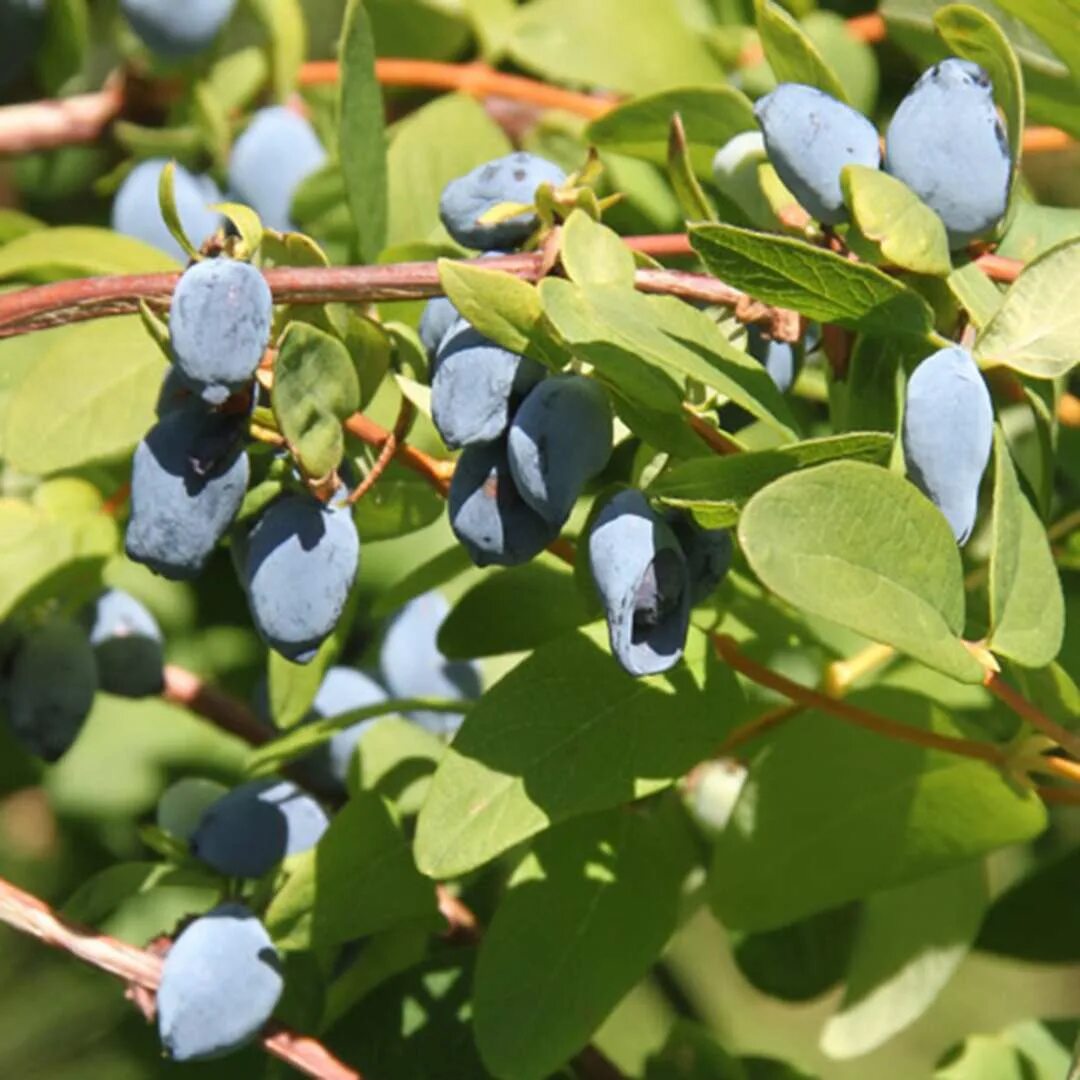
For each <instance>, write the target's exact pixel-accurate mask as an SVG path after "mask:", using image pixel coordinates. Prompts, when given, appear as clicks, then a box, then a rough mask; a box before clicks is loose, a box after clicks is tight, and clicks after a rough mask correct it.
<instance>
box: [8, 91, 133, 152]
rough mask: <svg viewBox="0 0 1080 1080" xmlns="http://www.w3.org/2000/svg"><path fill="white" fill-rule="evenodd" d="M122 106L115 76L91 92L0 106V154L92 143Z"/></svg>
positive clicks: (122, 99)
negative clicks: (99, 88) (103, 85)
mask: <svg viewBox="0 0 1080 1080" xmlns="http://www.w3.org/2000/svg"><path fill="white" fill-rule="evenodd" d="M123 107H124V91H123V87H122V86H121V84H120V81H119V80H117V79H110V80H109V82H108V83H107V84H106V86H105V88H104V89H102V90H98V91H96V92H95V93H90V94H76V95H75V96H74V97H68V98H58V99H55V100H44V101H31V102H27V103H26V104H23V105H5V106H3V107H0V154H28V153H31V152H33V151H37V150H52V149H55V148H57V147H60V146H74V145H77V144H80V143H92V142H95V141H96V140H97V139H98V138H99V137H100V136H101V133H102V132H103V131H104V130H105V128H107V127H108V126H109V124H111V123H112V122H113V120H115V119H116V117H117V116H118V115H119V114H120V111H121V109H123Z"/></svg>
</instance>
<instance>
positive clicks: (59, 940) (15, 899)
mask: <svg viewBox="0 0 1080 1080" xmlns="http://www.w3.org/2000/svg"><path fill="white" fill-rule="evenodd" d="M0 922H2V923H5V924H6V925H8V926H10V927H11V928H12V929H13V930H17V931H18V932H19V933H21V934H27V935H29V936H30V937H35V938H37V939H38V941H40V942H42V943H43V944H45V945H49V946H50V947H52V948H54V949H60V950H61V951H63V952H66V953H68V954H69V955H71V956H74V957H76V958H77V959H79V960H81V961H82V962H83V963H84V964H89V965H90V966H91V967H95V968H97V969H98V970H99V971H104V972H107V973H108V974H110V975H114V976H115V977H116V978H118V979H123V980H124V981H125V982H127V983H129V984H134V985H135V986H138V987H141V988H143V989H144V990H149V991H151V992H154V991H156V990H157V988H158V984H159V983H160V982H161V967H162V959H161V957H160V956H159V955H157V954H156V953H154V952H150V951H149V950H147V949H139V948H136V947H135V946H134V945H128V944H127V943H126V942H124V941H119V940H117V939H116V938H112V937H109V936H108V935H107V934H99V933H98V932H97V931H96V930H94V929H92V928H90V927H87V926H81V925H80V924H79V923H76V922H72V921H71V920H70V919H65V918H64V917H63V916H62V915H60V914H58V913H57V912H56V911H54V910H53V909H52V908H51V907H49V905H48V904H46V903H45V902H44V901H43V900H39V899H38V898H37V897H36V896H32V895H31V894H30V893H28V892H24V891H23V890H22V889H20V888H18V887H16V886H15V885H12V884H11V882H9V881H5V880H4V879H3V878H0ZM262 1045H263V1048H264V1049H265V1050H266V1052H267V1053H269V1054H273V1056H274V1057H276V1058H280V1059H281V1060H282V1061H284V1062H287V1063H288V1064H289V1065H291V1066H292V1067H293V1068H294V1069H296V1070H298V1071H299V1072H302V1073H303V1074H304V1075H305V1076H312V1077H318V1078H319V1080H363V1077H362V1076H361V1074H360V1073H359V1072H357V1070H356V1069H353V1068H351V1067H350V1066H348V1065H346V1064H345V1063H344V1062H342V1061H339V1060H338V1059H337V1058H336V1057H334V1055H333V1054H331V1053H330V1051H329V1050H327V1049H326V1047H325V1046H323V1045H322V1044H321V1043H319V1042H317V1041H316V1040H315V1039H312V1038H309V1037H307V1036H305V1035H299V1034H297V1033H296V1032H294V1031H292V1030H290V1029H289V1028H287V1027H285V1026H284V1025H283V1024H277V1023H270V1024H268V1025H267V1026H266V1028H265V1029H264V1032H263V1036H262Z"/></svg>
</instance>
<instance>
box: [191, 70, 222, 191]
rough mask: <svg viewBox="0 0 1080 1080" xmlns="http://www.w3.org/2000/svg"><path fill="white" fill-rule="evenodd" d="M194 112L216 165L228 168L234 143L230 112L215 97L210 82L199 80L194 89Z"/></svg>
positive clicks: (204, 142)
mask: <svg viewBox="0 0 1080 1080" xmlns="http://www.w3.org/2000/svg"><path fill="white" fill-rule="evenodd" d="M191 98H192V114H193V118H194V120H195V121H196V124H197V125H198V128H199V133H200V135H201V137H202V141H203V144H204V146H205V148H206V152H207V153H208V154H209V155H210V157H211V158H212V159H213V164H214V167H215V168H217V169H221V170H224V169H226V168H228V164H229V151H230V149H231V144H232V129H231V126H230V123H229V114H228V112H227V110H226V109H225V106H224V105H222V103H221V101H220V100H219V99H218V98H217V97H215V95H214V91H213V88H212V87H211V85H210V83H208V82H197V83H196V84H195V86H194V87H193V89H192V94H191Z"/></svg>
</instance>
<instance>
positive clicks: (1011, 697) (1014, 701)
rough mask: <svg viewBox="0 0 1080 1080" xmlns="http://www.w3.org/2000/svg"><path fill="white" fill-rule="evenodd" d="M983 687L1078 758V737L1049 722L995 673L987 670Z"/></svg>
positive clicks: (1053, 721) (1053, 722)
mask: <svg viewBox="0 0 1080 1080" xmlns="http://www.w3.org/2000/svg"><path fill="white" fill-rule="evenodd" d="M983 685H984V686H985V687H986V689H987V690H989V691H990V693H991V694H993V695H994V697H996V698H997V699H998V701H1001V702H1003V703H1004V704H1005V705H1007V706H1008V707H1009V708H1010V709H1012V711H1013V712H1014V713H1016V715H1017V716H1019V717H1021V718H1022V719H1023V720H1026V721H1027V722H1028V723H1029V724H1030V725H1031V726H1032V727H1033V728H1035V730H1036V731H1039V732H1041V733H1042V734H1043V735H1045V736H1046V737H1047V738H1048V739H1053V741H1054V742H1056V743H1057V744H1058V746H1060V747H1062V748H1063V749H1065V750H1067V751H1068V752H1069V753H1070V754H1072V755H1073V757H1080V736H1078V735H1076V734H1075V733H1074V732H1072V731H1070V730H1069V729H1068V728H1066V727H1062V726H1061V724H1059V723H1058V722H1057V721H1056V720H1051V719H1050V717H1049V716H1047V715H1046V713H1044V712H1043V711H1042V710H1041V709H1039V708H1038V707H1037V706H1036V705H1034V704H1033V703H1032V702H1030V701H1028V699H1027V698H1026V697H1024V695H1023V694H1021V693H1020V692H1019V691H1018V690H1016V689H1014V688H1013V687H1012V686H1010V685H1009V684H1008V683H1007V682H1006V681H1005V680H1004V679H1003V678H1002V677H1001V676H1000V675H999V674H998V673H997V672H996V671H991V670H987V672H986V674H985V676H984V677H983ZM1047 760H1053V759H1047Z"/></svg>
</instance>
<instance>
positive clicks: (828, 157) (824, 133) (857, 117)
mask: <svg viewBox="0 0 1080 1080" xmlns="http://www.w3.org/2000/svg"><path fill="white" fill-rule="evenodd" d="M754 115H755V116H756V117H757V121H758V124H759V125H760V126H761V132H762V134H763V135H764V137H765V149H766V151H767V152H768V155H769V161H771V162H772V165H773V168H774V169H776V172H777V174H778V175H779V177H780V179H781V180H782V181H783V182H784V185H785V186H786V187H787V188H788V190H789V191H790V192H791V194H792V195H794V196H795V198H796V199H797V200H798V202H799V205H800V206H802V207H803V209H804V210H806V212H807V213H808V214H810V216H811V217H814V218H817V220H818V221H821V222H823V223H824V224H826V225H838V224H839V223H840V222H842V221H846V220H847V217H848V213H847V208H846V207H845V206H844V196H843V192H842V191H841V190H840V172H841V170H842V169H843V168H844V166H845V165H866V166H868V167H870V168H872V169H876V168H877V167H878V166H879V165H880V163H881V149H880V146H879V144H878V133H877V130H876V129H875V128H874V125H873V124H871V123H870V121H869V120H867V119H866V117H865V116H863V115H862V114H861V113H858V112H856V111H855V110H854V109H853V108H851V107H850V106H848V105H845V104H844V103H843V102H841V101H837V100H836V98H834V97H831V96H830V95H829V94H826V93H825V92H824V91H822V90H818V89H816V88H815V87H813V86H804V85H803V84H802V83H781V84H780V85H779V86H778V87H777V88H776V89H775V90H774V91H773V92H772V93H771V94H766V95H765V96H764V97H763V98H761V99H760V100H759V101H758V102H757V103H756V104H755V105H754Z"/></svg>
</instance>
